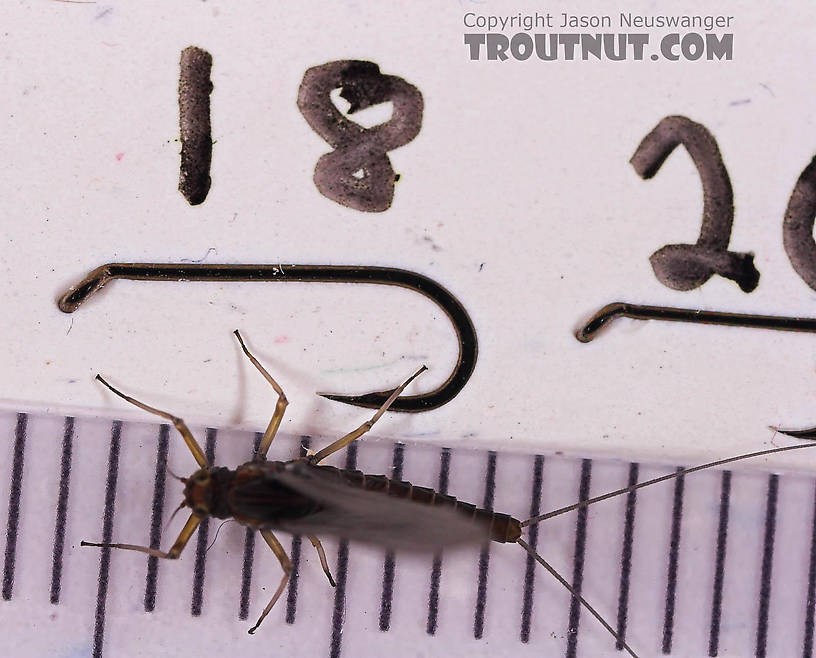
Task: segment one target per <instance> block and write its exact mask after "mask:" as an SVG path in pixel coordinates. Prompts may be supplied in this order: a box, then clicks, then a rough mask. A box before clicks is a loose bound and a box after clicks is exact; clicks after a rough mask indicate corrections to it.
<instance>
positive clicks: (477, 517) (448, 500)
mask: <svg viewBox="0 0 816 658" xmlns="http://www.w3.org/2000/svg"><path fill="white" fill-rule="evenodd" d="M317 468H321V469H325V470H328V471H332V472H334V473H336V475H337V477H339V478H341V479H343V480H345V481H346V482H348V483H349V484H351V485H352V486H355V487H360V488H361V489H364V490H366V491H376V492H379V493H382V494H384V495H386V496H393V497H395V498H403V499H406V500H411V501H413V502H415V503H418V504H422V505H434V506H439V507H451V508H453V509H454V510H455V511H456V512H457V513H459V514H462V515H463V516H466V517H468V518H471V519H473V521H474V522H475V523H480V524H482V525H484V526H485V527H486V528H487V531H488V536H489V537H490V539H491V541H496V542H500V543H506V542H515V541H516V540H518V538H519V537H521V525H520V523H519V521H518V520H517V519H515V518H513V517H512V516H510V515H508V514H501V513H500V512H493V511H491V510H486V509H482V508H481V507H476V505H471V504H470V503H465V502H462V501H461V500H457V499H456V498H454V497H453V496H448V495H447V494H442V493H439V492H438V491H434V490H433V489H429V488H428V487H418V486H415V485H413V484H411V483H410V482H405V481H404V480H392V479H391V478H387V477H385V476H384V475H368V474H367V473H363V472H362V471H349V470H346V469H343V468H336V467H334V466H318V467H317Z"/></svg>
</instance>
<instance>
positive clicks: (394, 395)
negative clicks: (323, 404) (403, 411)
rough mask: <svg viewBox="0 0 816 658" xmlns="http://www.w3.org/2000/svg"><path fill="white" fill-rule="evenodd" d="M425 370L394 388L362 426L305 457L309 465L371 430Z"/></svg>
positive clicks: (419, 371)
mask: <svg viewBox="0 0 816 658" xmlns="http://www.w3.org/2000/svg"><path fill="white" fill-rule="evenodd" d="M427 369H428V367H427V366H422V367H421V368H420V369H419V370H417V371H416V372H415V373H414V374H413V375H411V376H410V377H409V378H408V379H406V380H405V381H404V382H403V383H402V384H400V385H399V386H398V387H397V388H395V389H394V391H393V392H392V393H391V395H389V396H388V399H387V400H386V401H385V402H384V403H383V405H382V406H381V407H380V408H379V409H377V413H375V414H374V415H373V416H372V417H371V420H367V421H366V422H364V423H363V424H362V425H360V427H358V428H357V429H356V430H354V431H352V432H349V433H348V434H346V435H345V436H343V437H340V438H339V439H337V441H335V442H334V443H331V444H329V445H327V446H326V447H325V448H323V449H322V450H319V451H318V452H316V453H315V454H314V455H312V456H310V457H307V459H308V460H309V463H311V464H319V463H320V462H321V461H323V460H324V459H325V458H326V457H328V456H329V455H331V454H334V453H335V452H337V451H338V450H342V449H343V448H345V447H346V446H347V445H348V444H349V443H351V442H352V441H354V440H355V439H359V438H360V437H361V436H362V435H363V434H365V433H366V432H368V430H370V429H371V427H372V425H374V423H376V422H377V421H378V420H379V419H380V417H381V416H382V415H383V414H384V413H385V412H386V411H388V407H390V406H391V405H392V404H393V403H394V400H396V399H397V398H398V397H399V396H400V394H401V393H402V392H403V391H404V390H405V389H406V388H407V386H408V384H410V383H411V382H412V381H414V379H415V378H416V377H418V376H419V375H420V374H421V373H423V372H425V371H426V370H427Z"/></svg>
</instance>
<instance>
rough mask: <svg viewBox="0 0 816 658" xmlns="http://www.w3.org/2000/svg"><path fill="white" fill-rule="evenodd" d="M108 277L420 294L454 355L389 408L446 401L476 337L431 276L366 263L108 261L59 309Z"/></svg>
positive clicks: (471, 363)
mask: <svg viewBox="0 0 816 658" xmlns="http://www.w3.org/2000/svg"><path fill="white" fill-rule="evenodd" d="M113 279H129V280H132V281H266V282H286V281H299V282H312V283H367V284H377V285H384V286H399V287H401V288H407V289H408V290H413V291H414V292H417V293H419V294H421V295H424V296H425V297H427V298H428V299H430V300H431V301H432V302H434V303H435V304H436V305H437V306H439V308H441V309H442V310H443V311H444V312H445V314H446V315H447V316H448V318H449V319H450V321H451V324H452V325H453V330H454V331H455V332H456V340H457V342H458V345H459V356H458V358H457V360H456V364H455V366H454V368H453V371H452V372H451V374H450V375H449V376H448V378H447V379H446V380H445V382H444V383H443V384H442V385H441V386H439V387H438V388H435V389H434V390H432V391H428V392H426V393H419V394H417V395H406V396H403V397H400V398H398V399H397V400H396V401H395V402H394V404H392V405H391V407H390V410H391V411H403V412H419V411H429V410H431V409H436V408H438V407H441V406H442V405H443V404H446V403H448V402H450V401H451V400H452V399H453V398H454V397H456V395H457V394H458V393H459V391H461V390H462V388H464V386H465V384H466V383H467V381H468V379H470V376H471V375H472V374H473V370H474V368H475V367H476V358H477V356H478V351H479V348H478V342H477V340H476V329H475V328H474V327H473V322H472V321H471V319H470V316H469V315H468V313H467V311H466V310H465V308H464V306H462V304H461V303H460V302H459V300H458V299H456V297H454V296H453V295H452V294H451V293H450V292H448V291H447V290H446V289H445V288H444V287H443V286H441V285H440V284H439V283H437V282H436V281H434V280H433V279H431V278H429V277H427V276H424V275H422V274H419V273H417V272H412V271H411V270H402V269H397V268H393V267H378V266H366V265H280V264H279V265H269V264H264V265H229V264H214V265H213V264H204V263H178V264H177V263H108V264H107V265H102V266H100V267H97V268H96V269H94V270H92V271H91V272H89V273H88V274H87V275H86V276H85V277H84V278H83V279H82V280H81V281H80V282H79V283H77V284H76V285H74V286H72V287H71V288H69V289H68V290H67V291H66V292H65V293H64V294H63V295H62V296H61V297H60V298H59V300H58V302H57V306H58V307H59V309H60V310H61V311H63V312H64V313H73V312H74V311H76V310H77V308H79V306H80V305H81V304H82V303H83V302H85V301H86V300H87V299H88V298H90V297H92V296H93V295H95V294H96V293H97V292H99V290H100V289H101V288H102V287H103V286H105V285H106V284H107V283H108V282H109V281H112V280H113ZM392 392H393V389H391V390H389V391H375V392H373V393H367V394H365V395H333V394H324V395H323V397H325V398H328V399H329V400H334V401H336V402H343V403H344V404H350V405H354V406H357V407H366V408H370V409H376V408H377V407H379V406H381V405H382V404H383V403H384V402H385V401H386V400H387V399H388V396H389V395H390V394H391V393H392Z"/></svg>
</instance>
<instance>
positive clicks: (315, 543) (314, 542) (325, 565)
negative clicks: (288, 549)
mask: <svg viewBox="0 0 816 658" xmlns="http://www.w3.org/2000/svg"><path fill="white" fill-rule="evenodd" d="M306 536H307V537H308V538H309V541H310V542H312V546H314V547H315V550H316V551H317V557H319V558H320V566H321V567H323V573H325V574H326V578H328V579H329V583H330V584H331V586H332V587H337V583H335V582H334V578H332V575H331V571H329V561H328V560H327V559H326V551H324V550H323V544H321V543H320V540H319V539H318V538H317V537H313V536H312V535H306Z"/></svg>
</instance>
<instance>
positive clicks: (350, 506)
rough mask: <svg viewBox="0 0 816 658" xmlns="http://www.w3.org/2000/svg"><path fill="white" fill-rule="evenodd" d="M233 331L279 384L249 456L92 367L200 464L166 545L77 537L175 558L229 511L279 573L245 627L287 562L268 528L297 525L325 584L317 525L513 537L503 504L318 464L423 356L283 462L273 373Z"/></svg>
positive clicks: (389, 542) (396, 537) (281, 402)
mask: <svg viewBox="0 0 816 658" xmlns="http://www.w3.org/2000/svg"><path fill="white" fill-rule="evenodd" d="M235 335H236V337H237V338H238V340H239V342H240V344H241V348H242V349H243V351H244V353H245V354H246V355H247V357H248V358H249V360H250V361H251V362H252V363H253V365H255V367H256V368H257V369H258V370H259V371H260V372H261V374H262V375H263V376H264V377H265V378H266V380H267V381H268V382H269V383H270V384H271V386H272V388H273V389H274V390H275V392H276V393H277V394H278V401H277V404H276V406H275V412H274V414H273V416H272V419H271V420H270V422H269V426H268V427H267V429H266V432H265V433H264V436H263V438H262V439H261V442H260V444H259V448H258V452H257V454H256V455H255V458H254V459H253V460H252V461H250V462H247V463H246V464H243V465H241V466H239V467H238V468H237V469H234V470H233V469H229V468H225V467H215V466H213V465H211V464H208V463H207V460H206V457H205V456H204V452H203V451H202V449H201V446H200V445H199V444H198V442H197V441H196V439H195V437H194V436H193V435H192V433H191V432H190V430H189V428H188V427H187V425H186V423H185V422H184V421H183V420H182V419H181V418H178V417H176V416H173V415H172V414H169V413H167V412H165V411H161V410H159V409H155V408H153V407H150V406H148V405H146V404H144V403H142V402H140V401H138V400H135V399H134V398H132V397H130V396H128V395H125V394H124V393H122V392H121V391H119V390H117V389H115V388H114V387H112V386H111V385H110V384H108V383H107V382H106V381H105V380H104V379H102V377H100V376H99V375H97V379H99V381H101V382H102V383H103V384H104V385H105V386H107V387H108V388H109V389H110V390H111V391H112V392H113V393H115V394H116V395H118V396H120V397H121V398H123V399H125V400H126V401H128V402H130V403H131V404H134V405H136V406H137V407H139V408H141V409H144V410H145V411H149V412H151V413H154V414H156V415H158V416H161V417H162V418H165V419H166V420H169V421H170V422H172V423H173V425H174V426H175V428H176V429H177V430H178V431H179V433H180V434H181V436H182V438H183V439H184V441H185V443H186V444H187V447H188V448H189V450H190V452H191V453H192V455H193V457H194V458H195V460H196V461H197V462H198V465H199V467H200V468H199V470H198V471H196V472H195V473H193V474H192V475H191V476H190V477H189V478H181V480H182V482H183V483H184V500H183V502H182V504H181V506H180V508H179V509H181V508H183V507H189V508H190V510H191V513H190V517H189V518H188V520H187V522H186V523H185V525H184V527H183V528H182V529H181V532H180V533H179V536H178V538H177V539H176V541H175V543H174V544H173V546H172V547H171V548H170V550H169V551H167V552H164V551H160V550H157V549H153V548H149V547H147V546H137V545H134V544H99V543H93V542H82V545H83V546H100V547H104V546H107V547H111V548H120V549H125V550H133V551H139V552H142V553H147V554H148V555H153V556H155V557H158V558H164V559H176V558H178V557H179V555H180V554H181V552H182V551H183V550H184V547H185V546H186V544H187V542H188V541H189V540H190V537H192V535H193V533H194V532H195V530H196V529H197V528H198V526H199V524H200V523H201V521H202V520H203V519H205V518H207V517H209V516H213V517H216V518H219V519H225V518H230V517H232V518H234V519H235V520H236V521H237V522H238V523H241V524H243V525H245V526H248V527H250V528H254V529H256V530H258V531H259V532H260V533H261V536H262V537H263V538H264V540H265V541H266V543H267V544H268V545H269V547H270V549H272V552H273V553H274V554H275V556H276V557H277V558H278V560H279V561H280V564H281V567H282V569H283V578H282V579H281V582H280V584H279V586H278V588H277V590H276V592H275V593H274V595H273V596H272V599H271V600H270V601H269V603H268V605H267V606H266V608H265V609H264V611H263V612H262V613H261V616H260V617H259V619H258V621H257V622H256V623H255V625H254V626H253V627H252V628H251V629H250V631H249V632H250V633H253V632H254V631H255V629H257V628H258V626H259V625H260V624H261V622H262V621H263V619H264V618H265V617H266V615H267V614H268V613H269V611H270V610H271V609H272V606H274V604H275V602H276V601H277V600H278V598H279V597H280V595H281V594H282V593H283V590H284V588H285V587H286V584H287V582H288V580H289V576H290V574H291V572H292V563H291V561H290V560H289V557H288V556H287V555H286V552H285V551H284V549H283V546H281V543H280V542H279V541H278V539H277V538H276V537H275V535H274V534H273V532H272V531H273V530H283V531H286V532H291V533H296V534H301V535H306V536H307V537H308V538H309V540H310V541H311V542H312V544H313V545H314V547H315V549H316V550H317V552H318V556H319V558H320V563H321V565H322V567H323V570H324V572H325V573H326V576H327V577H328V579H329V582H330V583H331V584H332V585H334V580H333V579H332V576H331V573H330V572H329V567H328V563H327V561H326V556H325V552H324V550H323V547H322V545H321V544H320V540H319V539H318V538H317V536H316V535H317V534H330V535H335V536H339V537H343V538H346V539H352V540H359V541H365V542H370V543H375V544H378V545H382V546H387V547H388V548H391V549H397V548H399V549H412V550H417V549H420V550H421V549H439V548H441V547H443V546H449V545H453V544H462V543H478V542H485V541H489V540H493V541H499V542H508V541H510V542H513V541H517V540H518V539H519V538H520V537H521V522H520V521H518V520H517V519H514V518H512V517H510V516H508V515H506V514H500V513H494V512H492V511H489V510H483V509H479V508H477V507H476V506H474V505H470V504H468V503H463V502H460V501H458V500H456V499H455V498H453V497H452V496H447V495H443V494H439V493H437V492H435V491H434V490H433V489H428V488H425V487H415V486H413V485H412V484H410V483H408V482H402V481H398V480H392V479H389V478H386V477H385V476H382V475H366V474H364V473H362V472H360V471H352V470H345V469H338V468H334V467H332V466H321V465H319V464H320V462H321V461H323V460H324V459H325V458H326V457H328V456H329V455H331V454H333V453H335V452H337V451H338V450H341V449H343V448H345V447H346V446H348V445H349V444H350V443H351V442H352V441H354V440H355V439H357V438H359V437H360V436H362V435H363V434H365V433H366V432H368V431H369V430H370V429H371V427H372V425H373V424H374V423H375V422H376V421H377V420H378V419H379V418H380V417H381V416H382V415H383V414H384V413H385V412H386V410H387V409H388V407H389V406H391V404H392V403H393V402H394V400H396V399H397V397H399V395H400V394H401V393H402V391H404V390H405V388H406V387H407V386H408V384H409V383H410V382H411V381H413V379H414V378H415V377H417V376H418V375H419V374H420V373H422V372H423V371H424V370H425V369H426V368H425V366H423V367H422V368H420V369H419V370H418V371H417V372H416V373H414V374H413V375H412V376H411V377H410V378H409V379H408V380H406V381H405V382H404V383H403V384H402V385H401V386H399V387H397V388H396V389H395V390H394V391H393V392H392V393H391V395H390V396H389V397H388V399H387V400H386V401H385V403H384V404H383V405H382V406H381V407H380V408H379V409H378V410H377V412H376V413H375V414H374V416H373V417H372V418H371V419H370V420H368V421H366V422H365V423H363V424H362V425H360V426H359V427H358V428H357V429H355V430H353V431H352V432H349V433H348V434H346V435H345V436H343V437H341V438H340V439H338V440H337V441H335V442H334V443H332V444H330V445H329V446H327V447H325V448H323V449H322V450H320V451H319V452H317V453H315V454H313V455H309V456H307V457H304V458H301V459H295V460H292V461H288V462H280V461H266V454H267V452H268V450H269V447H270V445H271V443H272V440H273V439H274V438H275V434H276V433H277V430H278V428H279V427H280V424H281V421H282V419H283V414H284V411H285V410H286V406H287V404H288V402H287V399H286V396H285V395H284V393H283V390H282V389H281V388H280V386H279V385H278V384H277V382H275V380H274V379H273V378H272V376H271V375H270V374H269V373H268V372H267V371H266V370H265V369H264V367H263V366H262V365H261V364H260V363H259V362H258V360H257V359H256V358H255V357H254V356H253V355H252V354H251V353H250V352H249V350H247V348H246V345H245V344H244V342H243V340H242V338H241V335H240V334H239V333H238V332H237V331H236V332H235Z"/></svg>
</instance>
